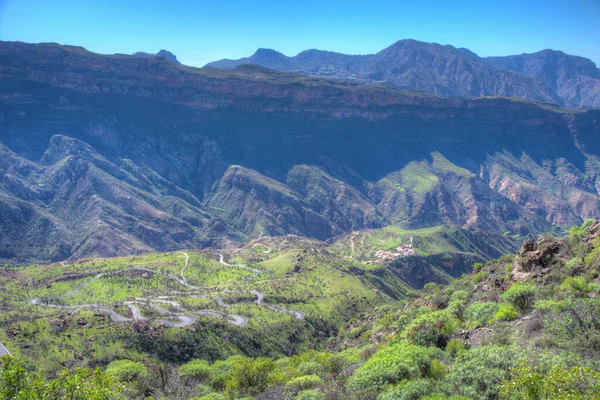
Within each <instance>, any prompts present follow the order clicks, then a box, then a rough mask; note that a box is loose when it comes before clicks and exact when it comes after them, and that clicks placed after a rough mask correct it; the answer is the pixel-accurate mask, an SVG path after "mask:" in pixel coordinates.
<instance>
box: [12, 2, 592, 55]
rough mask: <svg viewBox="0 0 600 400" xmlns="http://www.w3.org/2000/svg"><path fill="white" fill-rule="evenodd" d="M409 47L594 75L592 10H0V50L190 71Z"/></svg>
mask: <svg viewBox="0 0 600 400" xmlns="http://www.w3.org/2000/svg"><path fill="white" fill-rule="evenodd" d="M408 38H411V39H417V40H422V41H427V42H437V43H441V44H452V45H454V46H456V47H467V48H469V49H471V50H473V51H475V52H476V53H478V54H479V55H481V56H488V55H508V54H520V53H524V52H534V51H538V50H542V49H545V48H552V49H558V50H563V51H565V52H567V53H570V54H577V55H582V56H585V57H588V58H591V59H592V60H594V62H596V65H600V0H520V1H515V0H504V1H488V0H478V1H475V0H454V1H442V0H431V1H427V0H421V1H419V0H415V1H410V2H409V1H398V0H396V1H381V0H371V1H358V0H343V1H341V0H319V1H314V0H295V1H289V0H288V1H286V0H263V1H260V0H256V1H251V0H245V1H242V0H229V1H226V0H220V1H217V0H164V1H158V0H120V1H114V0H52V1H49V0H0V39H1V40H22V41H26V42H58V43H62V44H73V45H80V46H83V47H86V48H87V49H89V50H91V51H94V52H98V53H132V52H135V51H148V52H157V51H158V50H160V49H163V48H164V49H167V50H170V51H172V52H173V53H175V54H176V55H177V57H178V58H179V59H180V60H181V61H182V62H183V63H185V64H189V65H196V66H202V65H204V64H205V63H207V62H210V61H214V60H218V59H221V58H240V57H245V56H249V55H250V54H252V53H254V51H256V49H257V48H259V47H265V48H273V49H276V50H279V51H281V52H283V53H284V54H286V55H295V54H297V53H298V52H300V51H302V50H306V49H311V48H318V49H323V50H332V51H338V52H342V53H349V54H367V53H374V52H377V51H379V50H381V49H383V48H385V47H387V46H389V45H390V44H392V43H394V42H395V41H397V40H399V39H408Z"/></svg>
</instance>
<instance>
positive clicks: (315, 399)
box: [294, 390, 323, 400]
mask: <svg viewBox="0 0 600 400" xmlns="http://www.w3.org/2000/svg"><path fill="white" fill-rule="evenodd" d="M294 399H295V400H322V399H323V393H321V392H315V391H314V390H303V391H301V392H300V393H298V394H297V395H296V397H294Z"/></svg>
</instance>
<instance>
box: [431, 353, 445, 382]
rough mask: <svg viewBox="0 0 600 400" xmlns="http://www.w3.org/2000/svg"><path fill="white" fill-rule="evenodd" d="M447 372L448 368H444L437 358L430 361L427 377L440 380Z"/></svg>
mask: <svg viewBox="0 0 600 400" xmlns="http://www.w3.org/2000/svg"><path fill="white" fill-rule="evenodd" d="M447 371H448V368H447V367H446V364H444V363H443V362H441V361H440V360H438V359H437V358H435V359H433V360H431V365H430V366H429V377H430V378H432V379H441V378H442V377H443V376H444V375H446V372H447Z"/></svg>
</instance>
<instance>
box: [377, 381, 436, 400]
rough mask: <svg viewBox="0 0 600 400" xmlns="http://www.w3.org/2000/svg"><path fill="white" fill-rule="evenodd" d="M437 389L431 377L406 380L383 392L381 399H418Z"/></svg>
mask: <svg viewBox="0 0 600 400" xmlns="http://www.w3.org/2000/svg"><path fill="white" fill-rule="evenodd" d="M436 391H437V390H436V384H435V382H433V381H432V380H431V379H414V380H405V381H402V382H400V383H399V384H397V385H396V386H393V387H391V388H389V389H388V390H386V391H385V392H383V393H382V395H381V400H418V399H422V398H423V397H425V396H427V395H430V394H433V393H435V392H436Z"/></svg>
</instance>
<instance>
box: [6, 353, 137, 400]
mask: <svg viewBox="0 0 600 400" xmlns="http://www.w3.org/2000/svg"><path fill="white" fill-rule="evenodd" d="M124 391H125V387H123V385H121V384H119V383H118V381H117V380H116V379H115V378H114V377H112V376H111V375H109V374H107V373H104V372H101V371H100V370H96V371H94V372H90V371H89V370H88V369H86V368H77V369H75V370H72V371H69V370H68V369H66V368H65V369H63V370H62V371H61V372H60V374H59V375H58V377H57V378H56V379H52V380H50V381H46V380H45V379H44V378H43V377H42V376H40V375H38V374H37V373H33V372H28V371H27V370H26V369H25V368H24V366H23V362H22V361H21V360H20V359H17V358H12V357H3V358H0V399H15V400H34V399H35V400H37V399H51V400H54V399H82V400H83V399H85V400H125V396H124V395H123V392H124Z"/></svg>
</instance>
